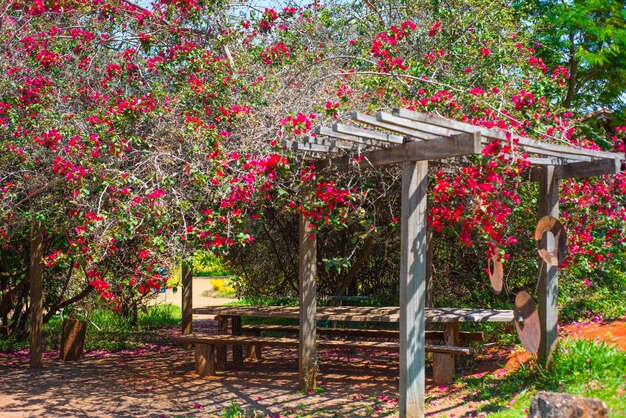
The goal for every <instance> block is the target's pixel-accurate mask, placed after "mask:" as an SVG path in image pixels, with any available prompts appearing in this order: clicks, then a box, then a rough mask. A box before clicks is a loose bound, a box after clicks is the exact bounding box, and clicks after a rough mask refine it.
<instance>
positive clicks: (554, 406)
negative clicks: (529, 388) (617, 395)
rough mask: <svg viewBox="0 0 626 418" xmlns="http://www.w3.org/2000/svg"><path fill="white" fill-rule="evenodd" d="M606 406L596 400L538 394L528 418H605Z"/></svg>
mask: <svg viewBox="0 0 626 418" xmlns="http://www.w3.org/2000/svg"><path fill="white" fill-rule="evenodd" d="M606 417H608V415H607V411H606V405H605V404H604V402H602V401H601V400H598V399H589V398H584V397H582V396H573V395H568V394H567V393H550V392H539V393H537V394H536V395H535V397H534V398H533V400H532V402H531V404H530V412H529V413H528V418H606Z"/></svg>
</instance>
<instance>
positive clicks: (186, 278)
mask: <svg viewBox="0 0 626 418" xmlns="http://www.w3.org/2000/svg"><path fill="white" fill-rule="evenodd" d="M180 274H181V276H182V278H181V281H182V283H183V293H182V311H183V312H182V333H183V334H191V332H192V322H193V313H192V309H193V268H192V267H191V265H190V263H188V262H187V261H184V260H183V262H182V265H181V272H180Z"/></svg>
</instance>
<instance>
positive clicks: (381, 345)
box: [174, 334, 475, 355]
mask: <svg viewBox="0 0 626 418" xmlns="http://www.w3.org/2000/svg"><path fill="white" fill-rule="evenodd" d="M174 341H176V342H177V343H179V344H196V345H213V346H216V347H219V346H226V345H233V346H244V345H250V344H256V345H260V346H270V347H297V346H298V345H299V344H300V341H299V340H298V339H297V338H277V337H256V336H242V335H206V334H186V335H179V336H177V337H175V338H174ZM317 346H318V347H321V348H335V349H337V348H345V349H352V348H354V349H363V350H381V351H398V350H399V349H400V345H399V344H398V343H396V342H389V341H349V340H318V341H317ZM424 347H425V350H426V352H429V353H448V354H459V355H461V354H464V355H466V354H473V353H474V352H475V350H474V349H472V348H471V347H458V346H448V345H425V346H424Z"/></svg>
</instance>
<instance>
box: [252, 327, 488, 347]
mask: <svg viewBox="0 0 626 418" xmlns="http://www.w3.org/2000/svg"><path fill="white" fill-rule="evenodd" d="M241 331H242V333H246V334H250V335H255V336H260V335H261V332H263V331H265V332H278V333H285V334H297V333H298V332H299V331H300V327H298V326H297V325H276V324H254V325H242V326H241ZM316 332H317V333H318V334H320V335H328V336H332V337H343V336H354V337H367V338H394V339H398V338H400V331H398V330H394V329H360V328H316ZM459 338H460V340H461V344H462V345H463V344H465V343H469V342H470V341H483V340H484V334H483V333H482V332H473V331H460V332H459ZM426 339H427V340H431V341H443V339H444V333H443V331H432V330H428V331H426Z"/></svg>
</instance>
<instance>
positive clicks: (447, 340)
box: [433, 322, 459, 385]
mask: <svg viewBox="0 0 626 418" xmlns="http://www.w3.org/2000/svg"><path fill="white" fill-rule="evenodd" d="M443 343H444V345H449V346H452V347H458V346H459V323H458V322H446V323H445V324H444V325H443ZM455 360H456V359H455V356H454V354H444V353H433V380H434V381H435V384H436V385H447V384H449V383H450V382H451V381H452V378H453V377H454V369H455V366H456V361H455Z"/></svg>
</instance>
